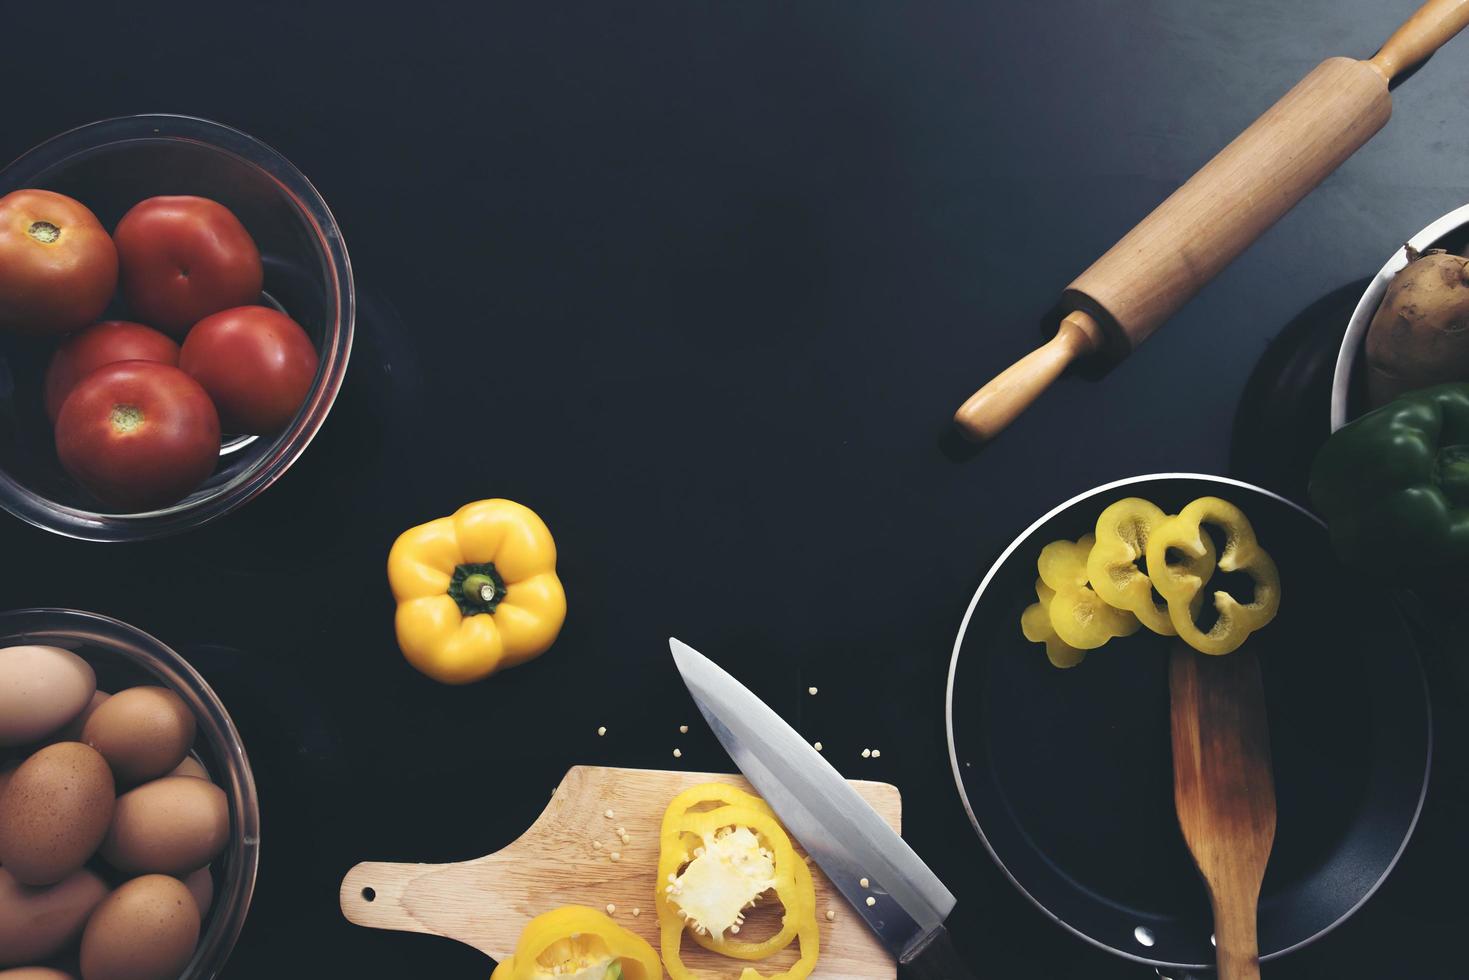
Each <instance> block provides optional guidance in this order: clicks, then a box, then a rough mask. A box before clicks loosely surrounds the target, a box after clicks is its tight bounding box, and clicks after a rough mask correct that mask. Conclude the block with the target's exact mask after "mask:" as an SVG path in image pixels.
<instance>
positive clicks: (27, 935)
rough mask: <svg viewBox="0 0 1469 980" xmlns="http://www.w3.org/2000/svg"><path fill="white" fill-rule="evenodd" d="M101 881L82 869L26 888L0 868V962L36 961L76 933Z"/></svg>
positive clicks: (100, 892)
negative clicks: (49, 883)
mask: <svg viewBox="0 0 1469 980" xmlns="http://www.w3.org/2000/svg"><path fill="white" fill-rule="evenodd" d="M106 896H107V885H105V884H104V883H103V881H102V879H101V878H99V877H97V875H96V874H94V873H93V872H91V871H89V870H87V869H86V868H83V869H81V870H80V871H75V872H73V873H72V874H70V875H68V876H67V877H65V878H63V879H62V880H61V881H59V882H57V883H56V884H54V885H47V886H45V887H43V888H31V887H30V886H28V885H22V884H21V883H20V882H18V881H16V880H15V876H14V875H12V874H10V873H9V872H8V871H6V870H5V869H4V868H0V966H16V965H18V964H21V963H36V962H38V961H40V960H44V959H46V958H47V957H48V956H50V955H52V954H53V953H56V952H58V951H59V950H60V949H61V948H62V947H63V946H65V945H66V944H67V943H70V942H71V941H72V940H74V939H76V938H77V937H78V936H80V935H81V934H82V927H83V926H85V925H86V924H87V917H88V916H89V915H91V914H92V910H93V909H95V908H96V907H97V903H98V902H100V901H102V899H103V898H105V897H106Z"/></svg>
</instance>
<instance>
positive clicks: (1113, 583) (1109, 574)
mask: <svg viewBox="0 0 1469 980" xmlns="http://www.w3.org/2000/svg"><path fill="white" fill-rule="evenodd" d="M1167 519H1168V515H1167V514H1165V513H1163V509H1162V508H1161V507H1159V506H1158V505H1157V504H1154V503H1152V502H1151V501H1148V500H1144V499H1142V498H1141V497H1126V498H1124V499H1122V500H1119V501H1117V502H1116V503H1114V504H1112V505H1110V506H1109V507H1107V508H1106V509H1105V510H1103V511H1102V513H1101V514H1100V515H1099V516H1098V517H1097V533H1096V543H1095V544H1094V545H1092V550H1091V554H1090V555H1089V556H1088V557H1087V560H1086V572H1087V578H1088V580H1089V581H1090V582H1091V587H1092V589H1093V590H1094V591H1095V592H1096V593H1097V595H1099V596H1101V597H1102V601H1103V602H1105V603H1107V604H1108V605H1109V606H1115V607H1117V608H1118V609H1126V610H1127V611H1128V612H1130V613H1132V614H1133V615H1134V616H1136V617H1137V618H1138V621H1139V622H1141V623H1142V624H1143V625H1144V626H1146V627H1147V628H1148V629H1150V630H1152V631H1153V632H1154V633H1158V634H1160V635H1162V636H1174V635H1176V634H1177V633H1178V630H1177V629H1176V628H1175V627H1174V625H1173V620H1172V619H1171V618H1170V617H1169V615H1168V604H1167V602H1166V601H1165V602H1163V603H1162V604H1159V603H1158V602H1156V601H1154V599H1153V583H1152V581H1151V580H1150V579H1149V578H1148V576H1147V575H1146V574H1144V572H1143V570H1142V569H1140V568H1138V565H1137V563H1138V559H1140V558H1141V559H1146V558H1147V554H1148V539H1149V538H1151V537H1152V535H1153V532H1154V531H1155V530H1156V529H1157V528H1158V527H1159V526H1160V525H1162V523H1163V522H1164V521H1165V520H1167ZM1204 546H1205V552H1204V554H1202V555H1199V556H1197V557H1193V556H1188V557H1187V558H1186V561H1185V565H1186V568H1185V569H1184V570H1185V571H1187V572H1188V573H1189V574H1191V575H1195V576H1197V577H1198V578H1199V580H1200V581H1201V582H1207V581H1209V576H1211V575H1213V574H1214V562H1215V554H1214V542H1213V540H1212V539H1210V538H1209V537H1208V535H1205V536H1204ZM1150 567H1151V566H1150ZM1159 594H1160V595H1161V593H1159ZM1203 601H1204V594H1203V592H1202V591H1200V592H1199V593H1198V595H1197V596H1196V597H1195V599H1194V609H1193V611H1194V614H1195V615H1197V614H1198V607H1199V606H1200V605H1202V603H1203Z"/></svg>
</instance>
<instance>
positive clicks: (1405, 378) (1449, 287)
mask: <svg viewBox="0 0 1469 980" xmlns="http://www.w3.org/2000/svg"><path fill="white" fill-rule="evenodd" d="M1407 248H1408V264H1407V265H1406V266H1404V267H1403V268H1402V269H1401V270H1400V271H1399V272H1398V274H1397V275H1395V276H1393V280H1392V282H1391V283H1389V284H1388V287H1387V294H1386V295H1385V296H1383V298H1382V305H1381V306H1379V307H1378V308H1377V314H1376V315H1375V316H1374V317H1373V318H1372V325H1371V326H1370V327H1368V328H1367V392H1368V396H1369V398H1370V400H1371V403H1372V406H1373V407H1374V408H1375V407H1377V406H1378V405H1385V404H1387V403H1388V402H1390V401H1392V400H1393V399H1394V398H1397V397H1398V396H1399V395H1402V394H1404V393H1406V392H1409V391H1412V390H1413V389H1415V388H1426V387H1428V386H1429V385H1436V384H1443V383H1445V382H1448V381H1469V259H1466V258H1463V257H1461V256H1458V255H1450V254H1449V253H1447V252H1445V251H1443V250H1442V249H1430V250H1429V251H1427V252H1423V253H1421V254H1420V253H1419V252H1418V251H1417V250H1416V249H1414V248H1412V247H1411V246H1409V247H1407Z"/></svg>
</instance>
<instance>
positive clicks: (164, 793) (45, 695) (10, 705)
mask: <svg viewBox="0 0 1469 980" xmlns="http://www.w3.org/2000/svg"><path fill="white" fill-rule="evenodd" d="M194 728H195V722H194V715H193V713H192V712H191V711H190V710H189V708H188V706H187V705H185V704H184V702H183V700H182V699H181V698H180V697H179V696H178V695H177V694H175V693H174V692H173V691H171V690H168V689H167V688H163V687H132V688H128V689H126V690H122V691H118V692H116V693H115V694H112V695H108V694H105V693H103V692H102V691H99V690H97V678H96V674H95V673H94V672H93V670H92V667H91V666H90V665H89V664H88V663H87V662H86V661H85V660H83V659H82V658H80V657H78V656H77V655H76V654H74V653H71V652H70V651H67V650H63V649H60V648H58V647H45V646H17V647H8V648H6V649H0V980H67V978H73V977H75V976H76V975H78V974H80V976H81V978H82V980H176V978H177V977H178V976H179V975H180V974H181V973H182V971H183V969H184V967H185V966H186V965H187V964H188V962H189V960H190V958H192V956H193V954H194V948H195V946H197V944H198V941H199V932H200V923H201V921H202V920H203V918H204V916H205V915H207V914H208V912H209V907H210V904H211V901H212V899H213V895H214V880H213V876H212V874H211V872H210V869H209V865H210V862H212V861H213V860H214V859H215V857H217V856H218V855H219V853H220V851H221V850H222V849H223V848H224V845H225V843H226V841H227V840H228V838H229V827H230V820H229V802H228V800H227V799H226V797H225V794H224V791H223V790H221V789H220V788H219V787H218V786H216V785H214V783H213V782H211V781H210V778H209V774H208V772H207V771H206V770H205V768H204V766H203V765H201V764H200V763H199V761H198V760H197V759H195V758H194V757H193V756H192V755H191V754H190V752H191V750H192V748H193V745H194ZM10 967H22V968H24V969H8V968H10Z"/></svg>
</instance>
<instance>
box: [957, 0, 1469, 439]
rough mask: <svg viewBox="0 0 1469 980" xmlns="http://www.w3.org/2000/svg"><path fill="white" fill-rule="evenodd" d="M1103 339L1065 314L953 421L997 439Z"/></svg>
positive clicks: (1084, 320)
mask: <svg viewBox="0 0 1469 980" xmlns="http://www.w3.org/2000/svg"><path fill="white" fill-rule="evenodd" d="M1465 2H1466V3H1469V0H1465ZM1103 339H1104V338H1103V336H1102V328H1101V326H1100V325H1099V324H1098V323H1097V321H1096V320H1095V319H1093V318H1092V316H1091V314H1089V313H1086V312H1084V311H1082V310H1075V311H1073V312H1071V313H1069V314H1067V316H1066V319H1064V320H1062V321H1061V328H1060V329H1059V330H1057V331H1056V336H1055V337H1052V338H1051V340H1050V341H1049V342H1048V343H1046V344H1045V345H1044V346H1042V347H1040V348H1038V349H1036V350H1033V351H1031V352H1030V353H1029V354H1027V355H1025V356H1024V357H1022V358H1021V359H1020V360H1018V361H1016V362H1015V363H1014V364H1012V365H1010V367H1008V368H1006V369H1005V370H1004V371H1003V372H1002V373H1000V374H999V375H998V376H997V377H995V378H994V380H992V381H990V383H989V384H987V385H985V386H984V387H983V388H981V389H979V390H978V391H976V392H975V393H974V394H972V395H970V396H969V400H968V401H966V402H965V403H964V404H963V405H962V406H960V408H959V411H958V412H956V413H954V422H955V423H956V424H957V425H958V426H959V429H960V431H962V432H963V433H964V434H965V435H966V436H968V437H969V438H970V439H972V440H974V441H975V442H986V441H988V440H990V439H993V438H994V437H995V436H997V435H999V433H1000V431H1001V430H1002V429H1004V428H1005V426H1007V425H1009V424H1010V423H1011V422H1013V421H1015V419H1016V418H1018V417H1019V415H1020V413H1021V412H1023V411H1025V410H1026V409H1027V408H1029V407H1030V403H1031V402H1033V401H1035V400H1036V398H1037V397H1038V396H1039V395H1040V393H1041V392H1043V391H1045V390H1046V388H1047V387H1049V386H1050V384H1051V382H1053V381H1055V380H1056V379H1057V378H1059V377H1060V376H1061V372H1063V371H1065V370H1066V368H1067V366H1068V365H1070V364H1071V362H1072V361H1075V360H1076V359H1078V358H1080V357H1083V356H1085V355H1087V354H1090V353H1093V352H1094V351H1099V350H1101V349H1102V344H1103Z"/></svg>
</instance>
